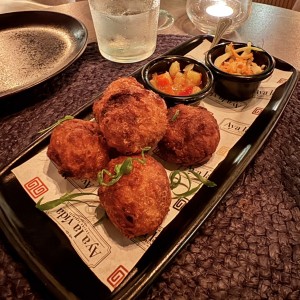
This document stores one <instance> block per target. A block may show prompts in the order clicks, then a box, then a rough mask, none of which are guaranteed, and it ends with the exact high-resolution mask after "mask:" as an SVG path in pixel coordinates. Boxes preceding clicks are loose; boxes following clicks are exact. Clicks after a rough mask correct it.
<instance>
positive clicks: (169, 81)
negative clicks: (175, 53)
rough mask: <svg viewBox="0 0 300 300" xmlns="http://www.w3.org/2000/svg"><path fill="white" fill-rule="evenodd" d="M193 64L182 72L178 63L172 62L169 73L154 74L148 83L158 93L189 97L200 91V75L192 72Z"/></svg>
mask: <svg viewBox="0 0 300 300" xmlns="http://www.w3.org/2000/svg"><path fill="white" fill-rule="evenodd" d="M193 68H194V64H189V65H187V66H186V67H185V68H184V69H183V70H182V71H181V70H180V64H179V62H178V61H174V62H173V63H172V64H171V66H170V68H169V71H166V72H165V73H162V74H157V73H154V74H153V75H152V79H151V80H150V83H151V84H152V85H153V86H154V87H155V88H156V89H157V90H159V91H161V92H163V93H165V94H169V95H173V96H189V95H192V94H195V93H198V92H200V91H201V84H202V74H201V73H199V72H196V71H194V70H193Z"/></svg>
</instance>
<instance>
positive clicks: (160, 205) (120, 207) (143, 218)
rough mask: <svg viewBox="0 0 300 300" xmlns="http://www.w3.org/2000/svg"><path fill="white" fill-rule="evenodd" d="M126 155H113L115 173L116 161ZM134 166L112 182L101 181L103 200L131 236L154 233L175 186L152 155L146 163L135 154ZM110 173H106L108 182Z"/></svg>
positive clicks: (113, 218)
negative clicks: (109, 183) (102, 182)
mask: <svg viewBox="0 0 300 300" xmlns="http://www.w3.org/2000/svg"><path fill="white" fill-rule="evenodd" d="M126 158H127V157H126V156H119V157H117V158H115V159H112V160H111V161H110V162H109V164H108V167H107V169H108V170H109V171H110V172H111V173H113V174H114V167H115V165H116V164H122V163H123V162H124V160H125V159H126ZM132 158H133V168H132V170H131V172H130V173H129V174H127V175H123V176H122V177H121V178H120V180H119V181H117V182H116V183H114V184H113V185H111V186H103V185H100V188H99V190H98V194H99V199H100V204H101V206H102V207H103V208H104V210H105V211H106V214H107V215H108V217H109V219H110V220H111V222H112V223H113V224H114V225H115V226H116V227H117V228H118V229H119V231H120V232H121V233H123V234H124V235H125V236H127V237H128V238H133V237H137V236H141V235H145V234H151V233H154V232H155V230H156V229H157V228H158V227H159V225H160V224H161V223H162V221H163V220H164V217H165V216H166V214H167V212H168V211H169V206H170V203H171V190H170V185H169V180H168V176H167V173H166V171H165V169H164V168H163V166H162V165H161V164H160V163H159V162H158V161H156V160H155V159H154V158H152V157H151V156H146V160H145V163H141V162H139V161H137V160H136V159H137V158H138V159H141V158H142V157H141V156H139V155H135V156H132ZM107 179H108V176H107V175H105V176H104V180H105V182H107Z"/></svg>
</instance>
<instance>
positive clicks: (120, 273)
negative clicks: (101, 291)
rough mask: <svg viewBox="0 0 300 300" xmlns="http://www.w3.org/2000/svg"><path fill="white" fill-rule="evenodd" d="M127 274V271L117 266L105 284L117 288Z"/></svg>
mask: <svg viewBox="0 0 300 300" xmlns="http://www.w3.org/2000/svg"><path fill="white" fill-rule="evenodd" d="M127 274H128V270H127V269H126V268H125V267H124V266H122V265H120V266H118V267H117V268H116V269H115V270H114V272H113V273H112V274H111V275H110V276H109V277H108V278H107V282H108V283H109V284H110V285H111V286H112V287H113V288H115V287H117V286H118V285H119V284H120V283H121V282H122V280H123V279H124V278H125V277H126V275H127Z"/></svg>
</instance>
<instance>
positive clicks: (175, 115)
mask: <svg viewBox="0 0 300 300" xmlns="http://www.w3.org/2000/svg"><path fill="white" fill-rule="evenodd" d="M179 113H180V111H179V109H176V111H175V113H174V115H173V117H172V119H171V122H174V121H176V119H177V117H178V116H179Z"/></svg>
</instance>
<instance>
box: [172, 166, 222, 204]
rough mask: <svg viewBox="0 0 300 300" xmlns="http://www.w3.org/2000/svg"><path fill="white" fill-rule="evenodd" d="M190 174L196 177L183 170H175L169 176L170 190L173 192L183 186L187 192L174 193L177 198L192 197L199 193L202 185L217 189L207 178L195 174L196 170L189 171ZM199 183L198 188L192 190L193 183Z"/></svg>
mask: <svg viewBox="0 0 300 300" xmlns="http://www.w3.org/2000/svg"><path fill="white" fill-rule="evenodd" d="M189 172H190V173H192V174H193V175H194V177H191V176H190V174H188V172H187V171H181V170H175V171H172V172H171V173H170V175H169V179H170V188H171V190H172V191H173V190H175V189H176V188H177V187H179V186H183V187H184V188H185V190H186V191H185V192H183V193H175V192H174V191H173V194H174V195H175V198H177V199H178V198H184V197H188V196H191V195H193V194H195V193H196V192H198V190H199V189H200V187H201V186H202V184H204V185H206V186H208V187H215V186H216V183H214V182H213V181H210V180H208V179H207V178H205V177H203V176H201V175H200V174H199V173H197V172H195V171H194V170H189ZM183 179H186V180H187V182H186V183H184V182H183ZM195 180H196V181H197V183H198V185H197V186H196V187H193V188H192V183H193V182H195Z"/></svg>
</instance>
